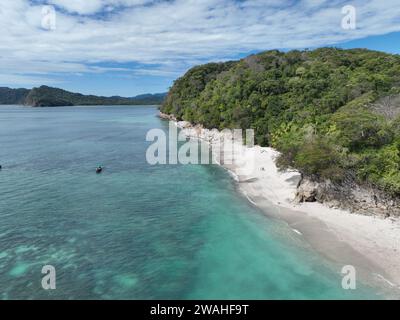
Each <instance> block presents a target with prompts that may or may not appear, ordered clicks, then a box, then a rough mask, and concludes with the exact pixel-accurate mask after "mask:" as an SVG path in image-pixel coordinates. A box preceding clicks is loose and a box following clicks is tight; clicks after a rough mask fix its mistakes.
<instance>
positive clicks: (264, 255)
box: [0, 106, 374, 299]
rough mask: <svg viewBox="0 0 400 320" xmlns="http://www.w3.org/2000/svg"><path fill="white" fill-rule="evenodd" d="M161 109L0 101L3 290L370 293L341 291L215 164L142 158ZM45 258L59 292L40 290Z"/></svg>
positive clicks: (330, 271) (159, 124)
mask: <svg viewBox="0 0 400 320" xmlns="http://www.w3.org/2000/svg"><path fill="white" fill-rule="evenodd" d="M156 114H157V109H156V108H155V107H119V106H106V107H65V108H26V107H19V106H0V164H1V165H2V166H3V169H2V170H1V171H0V299H27V298H29V299H48V298H50V299H52V298H54V299H214V298H216V299H324V298H341V299H342V298H343V299H347V298H371V297H374V292H373V290H372V289H368V288H362V286H359V289H357V290H355V291H345V290H343V289H342V288H341V275H340V270H337V268H335V267H333V266H331V265H329V264H328V263H327V262H326V261H325V260H324V259H323V258H322V257H320V256H319V255H317V254H316V253H314V252H312V250H311V249H309V248H308V246H307V244H305V243H303V242H302V240H301V237H300V236H299V235H297V234H296V233H294V232H293V231H292V230H291V229H290V228H289V227H287V226H286V225H285V224H284V223H282V222H279V221H275V220H272V219H269V218H267V217H266V216H264V215H263V214H262V213H261V212H259V211H258V210H257V209H256V208H254V207H253V206H252V205H251V204H250V203H248V202H247V201H246V199H244V198H243V197H241V196H240V195H239V194H238V193H237V191H236V186H235V182H234V181H233V179H232V178H231V177H230V176H229V174H228V173H227V172H226V171H225V170H224V169H222V168H220V167H217V166H211V165H203V166H200V165H162V166H150V165H149V164H147V162H146V159H145V153H146V149H147V148H148V146H149V145H150V144H151V143H150V142H146V139H145V137H146V133H147V131H148V130H149V129H153V128H161V129H163V130H167V129H168V124H167V123H166V122H164V121H161V120H160V119H158V118H157V117H156ZM98 165H103V166H104V167H105V171H104V172H103V174H101V175H96V174H95V168H96V167H97V166H98ZM44 265H52V266H54V267H55V268H56V275H57V277H56V285H57V288H56V290H52V291H45V290H43V289H42V286H41V280H42V277H43V275H42V273H41V270H42V267H43V266H44Z"/></svg>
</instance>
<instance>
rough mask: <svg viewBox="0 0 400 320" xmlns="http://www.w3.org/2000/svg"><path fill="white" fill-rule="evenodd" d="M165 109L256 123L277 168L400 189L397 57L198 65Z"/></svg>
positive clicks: (331, 54) (241, 124)
mask: <svg viewBox="0 0 400 320" xmlns="http://www.w3.org/2000/svg"><path fill="white" fill-rule="evenodd" d="M161 111H162V112H163V113H166V114H173V115H175V116H176V117H177V118H178V119H182V120H186V121H190V122H192V123H194V124H201V125H203V126H204V127H206V128H217V129H224V128H242V129H247V128H252V129H254V130H255V138H256V143H257V144H259V145H262V146H272V147H274V148H276V149H278V150H279V151H280V152H281V156H280V158H279V161H278V164H279V166H280V167H282V168H289V167H291V168H296V169H298V170H300V171H301V172H302V173H303V174H305V175H307V176H310V177H313V178H314V179H317V180H327V179H329V180H331V181H334V182H338V183H341V182H344V181H348V180H351V181H355V182H357V183H358V184H364V185H368V186H371V187H374V188H378V189H380V190H383V191H385V192H387V193H388V194H391V195H395V196H399V195H400V56H398V55H391V54H386V53H382V52H377V51H370V50H365V49H352V50H342V49H337V48H321V49H317V50H313V51H309V50H305V51H297V50H294V51H290V52H287V53H284V52H280V51H276V50H273V51H267V52H263V53H260V54H256V55H251V56H249V57H247V58H245V59H242V60H240V61H236V62H226V63H211V64H206V65H203V66H197V67H195V68H193V69H191V70H189V71H188V72H187V73H186V74H185V75H184V76H183V77H181V78H180V79H178V80H176V81H175V83H174V85H173V87H172V88H171V90H170V92H169V93H168V96H167V98H166V99H165V102H164V104H163V105H162V107H161Z"/></svg>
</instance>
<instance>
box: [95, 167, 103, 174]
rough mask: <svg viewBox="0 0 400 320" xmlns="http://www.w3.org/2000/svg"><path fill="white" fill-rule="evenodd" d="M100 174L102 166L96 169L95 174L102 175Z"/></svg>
mask: <svg viewBox="0 0 400 320" xmlns="http://www.w3.org/2000/svg"><path fill="white" fill-rule="evenodd" d="M102 172H103V167H102V166H98V167H97V168H96V173H97V174H99V173H102Z"/></svg>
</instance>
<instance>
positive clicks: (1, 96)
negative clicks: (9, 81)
mask: <svg viewBox="0 0 400 320" xmlns="http://www.w3.org/2000/svg"><path fill="white" fill-rule="evenodd" d="M164 98H165V94H163V93H160V94H144V95H139V96H136V97H131V98H123V97H119V96H113V97H99V96H94V95H83V94H80V93H73V92H69V91H66V90H62V89H58V88H52V87H48V86H41V87H38V88H33V89H31V90H28V89H10V88H0V104H23V105H28V106H33V107H44V106H46V107H57V106H79V105H159V104H161V103H162V101H163V99H164Z"/></svg>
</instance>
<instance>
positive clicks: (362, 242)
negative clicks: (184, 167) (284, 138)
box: [177, 122, 400, 298]
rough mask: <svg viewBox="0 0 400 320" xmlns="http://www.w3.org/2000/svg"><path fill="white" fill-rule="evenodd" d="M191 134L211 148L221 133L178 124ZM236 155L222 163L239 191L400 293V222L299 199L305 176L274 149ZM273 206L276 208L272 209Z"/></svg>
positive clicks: (330, 254) (240, 149) (326, 252)
mask: <svg viewBox="0 0 400 320" xmlns="http://www.w3.org/2000/svg"><path fill="white" fill-rule="evenodd" d="M177 126H178V127H180V128H181V129H182V130H183V131H184V132H185V135H186V136H187V137H191V138H193V139H201V140H205V141H207V142H208V143H209V144H210V145H211V146H212V145H213V144H215V143H217V141H220V139H221V133H219V132H218V131H216V130H207V129H203V128H201V127H192V126H191V125H190V124H189V123H187V122H177ZM234 149H235V150H236V152H234V153H232V155H231V154H230V155H226V154H224V155H223V159H221V158H219V159H218V163H220V164H221V165H222V166H223V167H225V168H226V169H227V170H229V171H230V172H231V173H232V175H233V176H234V177H235V179H236V180H237V182H238V186H239V190H240V191H241V192H242V193H243V194H244V195H245V196H246V197H247V199H248V200H249V201H250V202H251V203H252V204H253V205H255V206H257V207H258V208H260V209H261V210H263V211H264V212H265V213H266V214H268V215H272V216H274V217H275V218H278V219H281V220H284V221H285V222H286V223H288V225H289V226H290V227H291V228H292V230H293V232H294V233H296V234H297V236H299V237H304V240H305V241H307V242H308V243H309V244H310V246H311V247H312V248H313V249H314V250H316V251H317V252H319V253H320V254H322V255H323V256H324V257H326V258H327V259H329V260H331V261H332V262H334V263H335V264H336V265H337V266H338V272H339V273H340V271H341V267H343V266H345V265H352V266H354V267H355V268H356V270H357V275H358V276H360V277H362V278H363V279H364V280H365V281H368V282H371V285H379V286H380V287H384V288H385V289H387V290H389V292H390V293H389V296H391V297H393V298H399V297H400V220H399V219H393V218H387V219H383V218H380V217H375V216H366V215H360V214H354V213H350V212H348V211H344V210H339V209H334V208H329V207H327V206H325V205H323V204H320V203H302V204H299V203H295V202H294V198H295V194H296V190H297V185H298V182H299V180H300V177H301V176H300V174H299V173H298V172H296V171H286V172H280V171H279V170H278V168H277V166H276V164H275V159H276V157H277V156H278V155H279V153H278V152H277V151H276V150H274V149H272V148H268V147H260V146H254V147H250V148H249V147H246V146H243V145H240V146H235V148H234ZM271 207H273V208H274V209H273V210H271Z"/></svg>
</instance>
